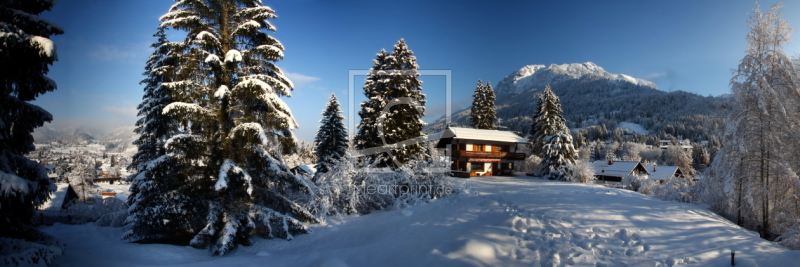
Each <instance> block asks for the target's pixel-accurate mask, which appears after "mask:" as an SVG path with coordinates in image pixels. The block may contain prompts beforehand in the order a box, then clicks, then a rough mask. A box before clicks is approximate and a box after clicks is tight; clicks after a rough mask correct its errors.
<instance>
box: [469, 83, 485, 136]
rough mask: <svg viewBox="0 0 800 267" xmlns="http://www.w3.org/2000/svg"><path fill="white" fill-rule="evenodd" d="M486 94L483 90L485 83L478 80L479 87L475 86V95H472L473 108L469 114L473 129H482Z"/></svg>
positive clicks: (470, 124)
mask: <svg viewBox="0 0 800 267" xmlns="http://www.w3.org/2000/svg"><path fill="white" fill-rule="evenodd" d="M485 98H486V93H484V89H483V81H481V80H480V79H478V85H476V86H475V93H474V94H472V107H470V110H469V111H470V112H469V126H470V127H472V128H473V129H481V128H480V126H481V122H482V121H483V120H482V118H483V116H484V114H483V111H484V107H483V104H484V103H485V100H484V99H485Z"/></svg>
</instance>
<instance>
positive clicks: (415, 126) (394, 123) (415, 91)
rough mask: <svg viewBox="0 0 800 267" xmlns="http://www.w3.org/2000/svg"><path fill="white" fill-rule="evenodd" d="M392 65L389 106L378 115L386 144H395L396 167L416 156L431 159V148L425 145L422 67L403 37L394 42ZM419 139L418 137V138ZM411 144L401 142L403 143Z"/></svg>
mask: <svg viewBox="0 0 800 267" xmlns="http://www.w3.org/2000/svg"><path fill="white" fill-rule="evenodd" d="M392 57H393V58H394V60H393V61H391V63H392V65H390V67H391V69H392V70H393V71H392V72H391V73H390V76H389V77H390V78H389V83H388V90H387V93H388V94H387V95H386V96H385V97H386V101H387V106H385V107H384V109H383V110H382V111H381V112H382V113H383V114H381V115H379V117H378V120H377V122H378V124H379V125H381V124H382V125H383V138H384V140H385V142H386V144H390V145H392V146H393V147H394V148H393V149H392V152H391V156H392V161H393V164H392V167H394V168H397V167H400V166H398V164H406V163H407V162H409V161H411V160H414V159H419V160H422V159H425V158H427V153H428V152H427V149H426V148H425V146H423V143H422V141H424V140H419V139H420V138H423V137H424V135H423V134H422V128H423V127H425V122H423V121H422V117H423V116H425V102H426V100H425V94H423V93H422V81H420V80H419V72H418V70H419V66H418V65H417V57H415V56H414V52H412V51H411V50H409V49H408V45H406V41H405V40H403V39H400V40H399V41H397V44H395V45H394V51H393V52H392ZM414 139H417V140H414ZM404 141H405V142H408V143H401V142H404Z"/></svg>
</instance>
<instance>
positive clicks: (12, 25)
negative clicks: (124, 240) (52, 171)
mask: <svg viewBox="0 0 800 267" xmlns="http://www.w3.org/2000/svg"><path fill="white" fill-rule="evenodd" d="M53 5H54V1H23V0H6V1H0V62H2V63H0V229H2V230H0V243H3V244H9V246H8V247H5V248H3V253H2V255H0V265H6V264H8V265H11V264H15V265H16V264H26V263H27V264H34V263H36V262H45V263H46V264H50V263H52V261H53V258H54V257H56V256H58V255H61V253H62V249H63V246H61V245H59V244H58V241H56V240H55V239H54V238H52V237H51V236H50V235H48V234H45V233H43V232H40V231H39V230H38V229H36V228H34V227H33V226H32V225H31V217H32V216H33V214H34V211H35V207H36V206H39V205H41V204H42V203H44V202H45V201H47V200H48V199H50V192H52V191H54V190H55V188H56V187H55V185H53V183H52V182H51V181H50V179H48V178H47V171H46V170H45V169H44V167H42V166H41V165H40V164H39V163H36V162H34V161H31V160H29V159H27V158H26V157H25V156H24V155H26V154H28V153H30V152H31V151H33V150H34V149H35V147H34V146H33V136H32V135H31V133H32V132H33V130H34V129H35V128H37V127H41V126H42V125H44V123H45V122H50V121H52V120H53V116H52V115H51V114H50V113H49V112H47V111H45V110H44V109H42V108H41V107H39V106H36V105H33V104H31V103H30V102H31V101H34V100H36V98H37V97H38V96H39V95H41V94H44V93H46V92H50V91H53V90H55V89H56V83H55V81H53V80H51V79H50V78H48V77H47V76H45V75H46V74H47V72H48V71H49V67H50V65H52V64H53V63H54V62H55V61H56V60H57V59H58V58H57V56H56V48H55V45H54V44H53V41H51V40H50V39H49V38H50V36H52V35H58V34H63V33H64V30H63V29H62V28H61V27H60V26H58V25H56V24H55V23H53V22H50V21H47V20H45V19H42V18H40V17H39V14H40V13H42V12H44V11H47V10H51V8H52V7H53ZM33 243H38V244H33ZM10 244H14V245H13V246H12V245H10ZM4 246H5V245H4ZM23 254H24V255H23ZM17 256H19V257H17Z"/></svg>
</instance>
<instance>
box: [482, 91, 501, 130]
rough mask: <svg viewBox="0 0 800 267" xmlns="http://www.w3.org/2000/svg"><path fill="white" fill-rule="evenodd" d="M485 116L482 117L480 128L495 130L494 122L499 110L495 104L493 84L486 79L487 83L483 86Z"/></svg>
mask: <svg viewBox="0 0 800 267" xmlns="http://www.w3.org/2000/svg"><path fill="white" fill-rule="evenodd" d="M483 95H484V96H483V105H481V106H482V108H483V116H482V117H481V125H480V126H479V127H480V128H478V129H486V130H494V124H495V121H496V120H497V111H496V109H497V108H496V107H495V105H494V101H495V98H496V97H495V95H494V89H492V84H491V82H489V81H486V85H484V86H483Z"/></svg>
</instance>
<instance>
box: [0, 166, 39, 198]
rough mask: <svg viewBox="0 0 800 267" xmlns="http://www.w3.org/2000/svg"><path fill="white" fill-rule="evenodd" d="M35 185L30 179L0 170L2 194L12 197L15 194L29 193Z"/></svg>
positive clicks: (0, 190)
mask: <svg viewBox="0 0 800 267" xmlns="http://www.w3.org/2000/svg"><path fill="white" fill-rule="evenodd" d="M34 187H35V185H34V184H33V182H32V181H30V180H28V179H25V178H22V177H19V176H17V175H15V174H13V173H5V172H3V171H0V196H3V197H8V198H11V197H13V196H14V195H27V194H28V193H29V192H30V191H31V189H32V188H34Z"/></svg>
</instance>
